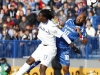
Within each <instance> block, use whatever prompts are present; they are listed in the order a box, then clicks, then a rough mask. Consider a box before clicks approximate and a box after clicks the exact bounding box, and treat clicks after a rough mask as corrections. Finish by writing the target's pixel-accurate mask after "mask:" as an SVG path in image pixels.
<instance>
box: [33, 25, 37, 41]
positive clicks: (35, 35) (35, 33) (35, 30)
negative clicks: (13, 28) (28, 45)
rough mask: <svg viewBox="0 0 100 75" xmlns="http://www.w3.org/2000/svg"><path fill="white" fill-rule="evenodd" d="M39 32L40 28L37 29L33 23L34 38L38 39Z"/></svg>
mask: <svg viewBox="0 0 100 75" xmlns="http://www.w3.org/2000/svg"><path fill="white" fill-rule="evenodd" d="M37 34H38V29H37V27H36V25H33V28H32V37H33V40H36V39H37Z"/></svg>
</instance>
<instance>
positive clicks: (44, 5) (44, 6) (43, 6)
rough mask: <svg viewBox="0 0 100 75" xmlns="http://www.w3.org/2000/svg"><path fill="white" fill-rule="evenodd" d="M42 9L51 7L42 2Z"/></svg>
mask: <svg viewBox="0 0 100 75" xmlns="http://www.w3.org/2000/svg"><path fill="white" fill-rule="evenodd" d="M42 9H49V10H50V9H51V8H50V7H49V6H47V5H46V4H44V3H43V4H42Z"/></svg>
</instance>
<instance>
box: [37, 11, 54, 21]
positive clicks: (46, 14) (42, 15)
mask: <svg viewBox="0 0 100 75" xmlns="http://www.w3.org/2000/svg"><path fill="white" fill-rule="evenodd" d="M52 18H53V15H52V13H51V11H49V10H47V9H43V10H41V11H40V12H39V15H38V17H37V20H38V21H39V22H44V21H46V20H51V19H52Z"/></svg>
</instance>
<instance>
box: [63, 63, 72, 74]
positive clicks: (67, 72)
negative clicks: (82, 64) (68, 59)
mask: <svg viewBox="0 0 100 75" xmlns="http://www.w3.org/2000/svg"><path fill="white" fill-rule="evenodd" d="M62 68H63V72H64V75H70V72H69V66H67V65H66V66H62Z"/></svg>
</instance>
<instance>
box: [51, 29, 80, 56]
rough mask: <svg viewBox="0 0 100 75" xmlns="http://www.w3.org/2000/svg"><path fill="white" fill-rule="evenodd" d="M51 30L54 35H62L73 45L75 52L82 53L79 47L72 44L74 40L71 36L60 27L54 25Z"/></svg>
mask: <svg viewBox="0 0 100 75" xmlns="http://www.w3.org/2000/svg"><path fill="white" fill-rule="evenodd" d="M51 32H52V34H53V35H55V36H56V37H58V38H60V37H62V38H63V39H64V40H65V41H66V42H67V43H68V44H69V45H70V46H71V48H72V49H73V50H74V52H75V53H79V54H80V53H81V52H80V50H78V48H76V47H75V46H74V45H73V44H72V41H71V40H70V39H69V37H68V36H67V35H66V34H65V33H64V32H62V31H61V30H60V29H59V28H58V27H53V28H52V30H51Z"/></svg>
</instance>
